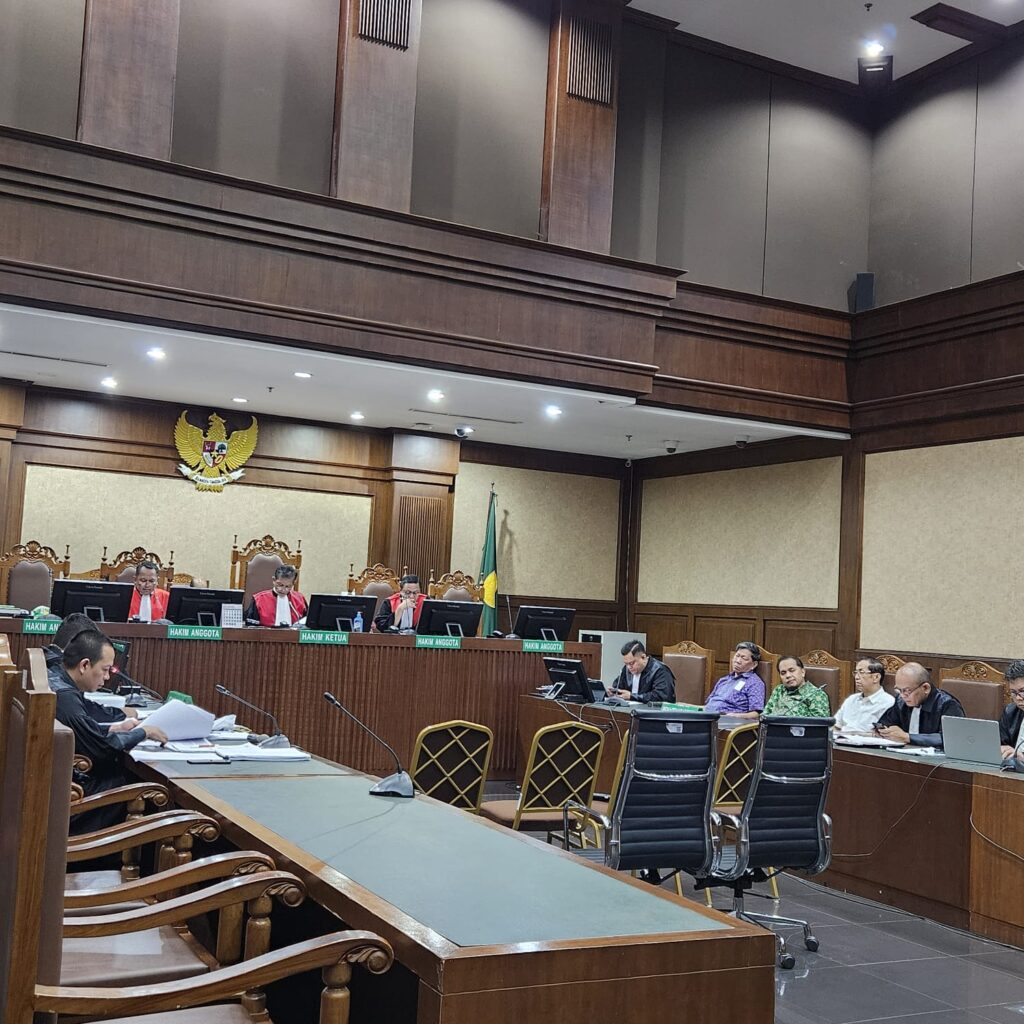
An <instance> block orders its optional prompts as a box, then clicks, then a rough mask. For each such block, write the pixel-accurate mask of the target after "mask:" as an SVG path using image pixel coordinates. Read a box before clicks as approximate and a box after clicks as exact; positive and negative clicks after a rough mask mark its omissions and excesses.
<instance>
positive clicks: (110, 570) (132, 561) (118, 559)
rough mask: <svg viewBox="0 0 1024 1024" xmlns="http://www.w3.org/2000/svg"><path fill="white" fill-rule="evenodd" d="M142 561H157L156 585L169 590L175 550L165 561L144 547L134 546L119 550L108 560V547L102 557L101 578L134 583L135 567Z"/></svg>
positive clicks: (113, 581)
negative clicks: (128, 549) (127, 549)
mask: <svg viewBox="0 0 1024 1024" xmlns="http://www.w3.org/2000/svg"><path fill="white" fill-rule="evenodd" d="M140 562H155V563H156V567H157V570H156V585H157V586H158V587H159V588H160V589H161V590H167V589H168V588H169V587H170V586H171V581H172V580H173V579H174V552H173V551H172V552H171V556H170V558H168V559H167V561H166V562H165V561H164V560H163V559H162V558H161V557H160V556H159V555H157V554H154V552H152V551H147V550H146V549H145V548H144V547H141V546H140V547H134V548H132V549H131V550H130V551H119V552H118V553H117V555H116V556H115V557H114V559H113V560H112V561H110V562H108V561H107V549H106V548H104V549H103V557H102V559H100V579H103V580H107V581H109V582H111V583H134V582H135V568H136V566H137V565H138V564H139V563H140Z"/></svg>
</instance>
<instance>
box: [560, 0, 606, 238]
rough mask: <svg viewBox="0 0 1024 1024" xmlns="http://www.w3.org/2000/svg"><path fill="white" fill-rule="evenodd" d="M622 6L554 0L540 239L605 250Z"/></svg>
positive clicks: (595, 0)
mask: <svg viewBox="0 0 1024 1024" xmlns="http://www.w3.org/2000/svg"><path fill="white" fill-rule="evenodd" d="M621 30H622V4H621V3H620V2H618V0H554V4H553V9H552V17H551V42H550V48H549V56H548V97H547V115H546V119H545V126H544V169H543V179H542V181H541V209H540V237H541V238H544V239H546V240H547V241H549V242H555V243H557V244H558V245H568V246H572V247H573V248H577V249H589V250H592V251H594V252H608V251H609V248H610V246H611V238H612V189H613V177H614V171H615V116H616V109H617V106H618V77H619V41H620V36H621Z"/></svg>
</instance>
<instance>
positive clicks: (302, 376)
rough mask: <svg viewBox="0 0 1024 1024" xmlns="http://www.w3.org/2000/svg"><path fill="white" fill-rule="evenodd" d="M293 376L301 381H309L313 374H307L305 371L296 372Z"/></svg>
mask: <svg viewBox="0 0 1024 1024" xmlns="http://www.w3.org/2000/svg"><path fill="white" fill-rule="evenodd" d="M293 376H295V377H298V378H299V380H309V378H310V377H312V376H313V374H311V373H307V372H306V371H305V370H296V371H295V373H294V374H293Z"/></svg>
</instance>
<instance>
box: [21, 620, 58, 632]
mask: <svg viewBox="0 0 1024 1024" xmlns="http://www.w3.org/2000/svg"><path fill="white" fill-rule="evenodd" d="M59 626H60V619H22V620H21V631H22V633H56V632H57V629H58V627H59Z"/></svg>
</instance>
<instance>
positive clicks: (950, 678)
mask: <svg viewBox="0 0 1024 1024" xmlns="http://www.w3.org/2000/svg"><path fill="white" fill-rule="evenodd" d="M938 685H939V686H940V687H942V689H943V690H948V691H949V692H950V693H951V694H953V696H954V697H956V699H957V700H958V701H960V703H961V704H962V705H963V708H964V712H965V713H966V715H967V717H968V718H991V719H998V718H999V716H1000V715H1001V714H1002V711H1003V707H1004V705H1006V704H1010V703H1012V698H1011V697H1010V688H1009V686H1008V685H1007V683H1006V680H1005V679H1004V678H1003V673H1002V672H1000V671H999V669H997V668H994V667H993V666H992V665H989V664H988V663H987V662H984V661H965V662H964V663H963V664H962V665H958V666H957V667H956V668H940V669H939V683H938Z"/></svg>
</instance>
